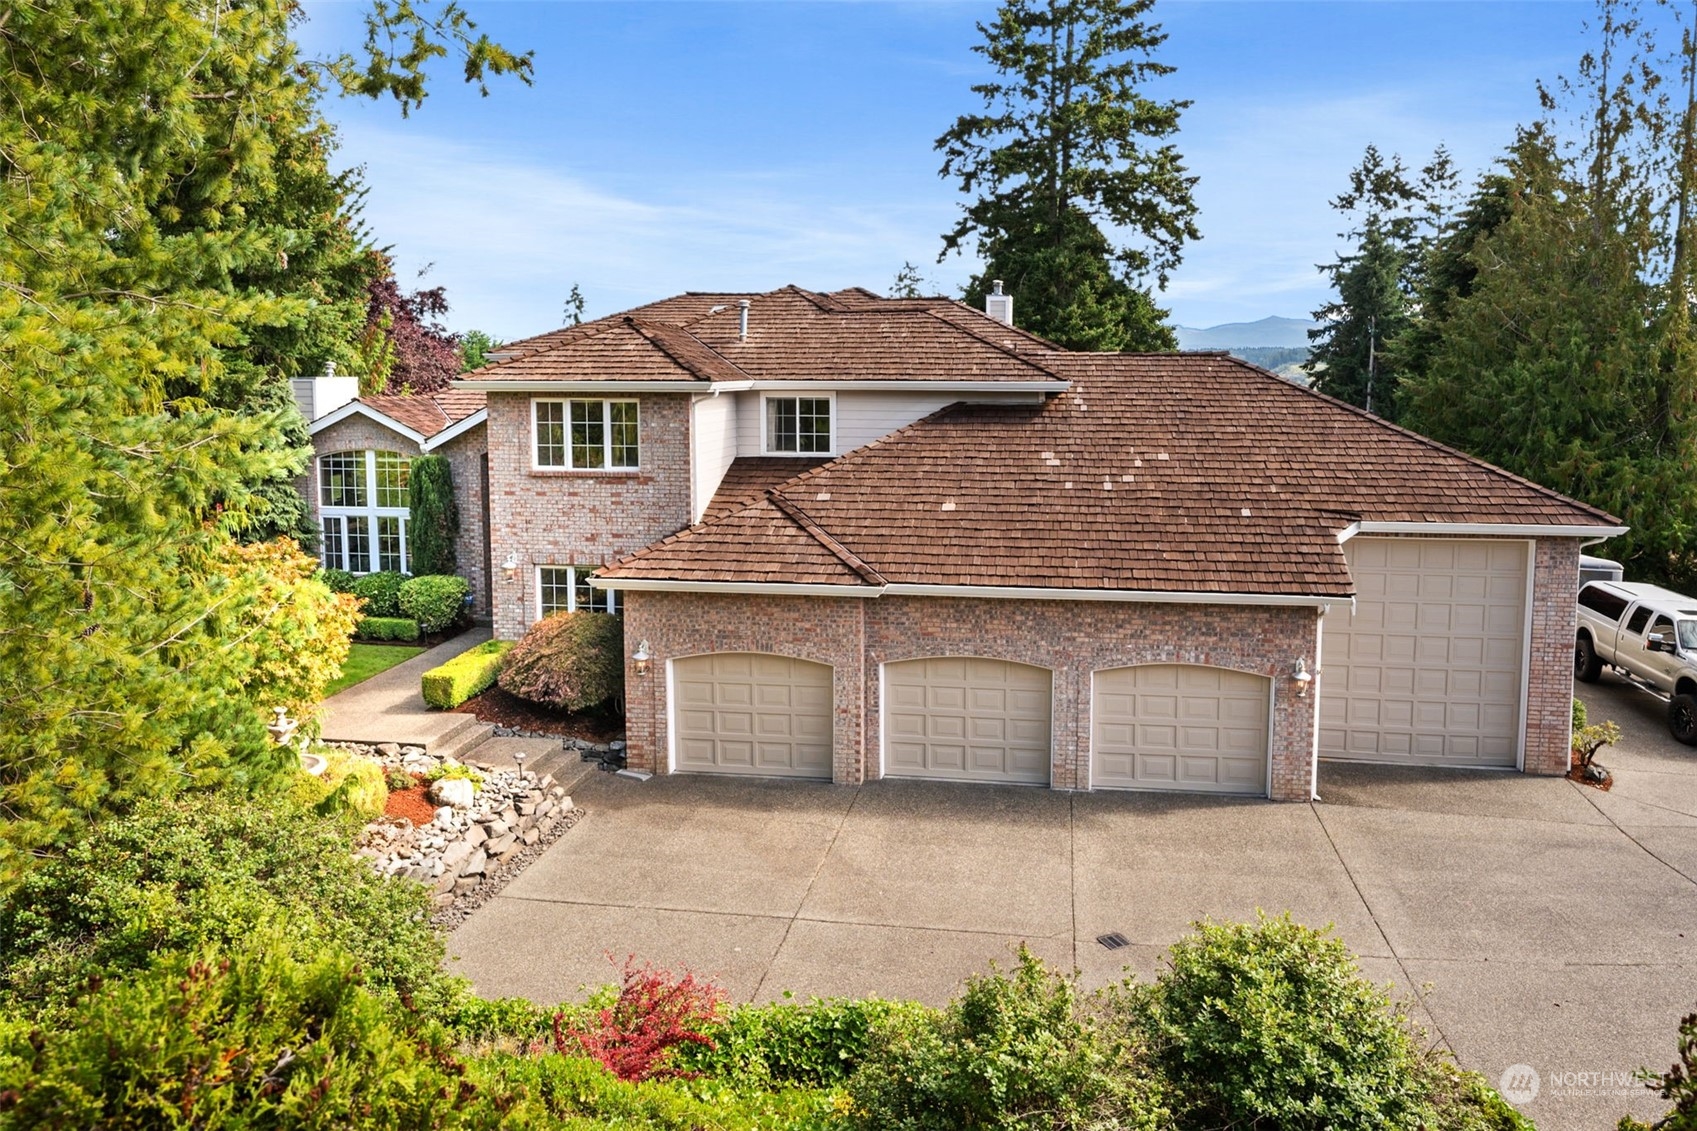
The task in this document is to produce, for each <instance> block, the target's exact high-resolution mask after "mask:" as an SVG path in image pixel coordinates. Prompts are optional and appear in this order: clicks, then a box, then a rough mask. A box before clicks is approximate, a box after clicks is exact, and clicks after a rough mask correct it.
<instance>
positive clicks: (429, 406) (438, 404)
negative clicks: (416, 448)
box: [359, 389, 488, 440]
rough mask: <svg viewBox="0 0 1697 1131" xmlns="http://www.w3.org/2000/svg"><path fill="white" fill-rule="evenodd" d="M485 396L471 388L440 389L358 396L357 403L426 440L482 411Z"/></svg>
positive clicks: (486, 397)
mask: <svg viewBox="0 0 1697 1131" xmlns="http://www.w3.org/2000/svg"><path fill="white" fill-rule="evenodd" d="M487 400H488V395H487V394H485V393H480V392H477V391H476V390H473V389H444V390H442V391H441V392H439V393H428V394H416V393H412V394H407V395H405V396H383V397H361V398H359V403H360V404H362V405H365V406H366V407H367V408H370V409H372V410H374V411H376V412H380V413H382V414H383V415H384V416H387V417H388V418H389V419H390V420H393V421H395V422H397V423H399V424H404V425H406V426H407V427H408V428H411V429H412V430H413V431H414V432H417V433H418V434H419V435H421V436H423V437H424V438H425V439H427V440H428V439H429V438H430V437H432V436H434V435H436V434H437V433H438V432H441V431H444V430H445V429H447V428H450V427H452V426H453V425H455V424H458V423H459V422H460V421H462V420H464V419H465V418H466V417H468V416H470V415H472V414H473V413H477V412H482V411H483V407H484V404H485V402H486V401H487Z"/></svg>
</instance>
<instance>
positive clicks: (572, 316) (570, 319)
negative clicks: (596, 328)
mask: <svg viewBox="0 0 1697 1131" xmlns="http://www.w3.org/2000/svg"><path fill="white" fill-rule="evenodd" d="M586 305H587V304H586V303H585V301H584V298H583V292H582V291H580V290H578V287H577V284H576V283H573V284H572V291H571V294H569V295H567V296H566V307H565V312H564V313H565V321H564V322H563V323H562V325H565V326H581V325H583V309H584V307H585V306H586Z"/></svg>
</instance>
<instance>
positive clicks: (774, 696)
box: [672, 652, 832, 780]
mask: <svg viewBox="0 0 1697 1131" xmlns="http://www.w3.org/2000/svg"><path fill="white" fill-rule="evenodd" d="M672 690H673V696H674V698H673V702H674V703H675V704H676V709H675V711H674V717H673V720H672V725H673V744H674V749H675V750H676V754H677V769H679V770H682V771H686V772H691V771H692V772H698V773H714V774H757V775H761V776H769V777H799V778H825V779H827V780H828V779H829V778H830V777H831V748H832V741H831V739H832V736H831V714H832V712H831V669H830V668H829V667H828V666H827V665H825V664H815V663H809V662H808V661H806V660H794V659H790V658H789V657H787V656H769V655H766V654H764V653H760V652H721V653H716V654H714V655H711V656H690V657H688V658H686V659H682V660H677V661H675V662H674V663H673V665H672Z"/></svg>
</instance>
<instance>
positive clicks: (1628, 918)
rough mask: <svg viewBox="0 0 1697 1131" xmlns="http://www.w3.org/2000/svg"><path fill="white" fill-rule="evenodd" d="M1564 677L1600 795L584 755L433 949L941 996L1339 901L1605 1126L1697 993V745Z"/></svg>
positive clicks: (584, 966)
mask: <svg viewBox="0 0 1697 1131" xmlns="http://www.w3.org/2000/svg"><path fill="white" fill-rule="evenodd" d="M1582 691H1583V693H1584V697H1585V698H1586V699H1587V700H1588V702H1589V703H1590V704H1591V710H1592V715H1593V718H1597V719H1602V718H1606V717H1607V718H1614V719H1616V720H1617V721H1619V722H1620V723H1621V724H1622V727H1623V729H1624V730H1626V732H1627V738H1626V739H1625V740H1624V741H1623V743H1622V747H1621V748H1620V749H1619V750H1617V751H1614V752H1611V755H1610V756H1606V760H1607V761H1608V764H1609V765H1610V767H1611V768H1613V769H1614V770H1615V772H1616V776H1617V779H1618V784H1617V786H1616V788H1615V790H1614V791H1613V792H1612V793H1609V794H1600V793H1597V792H1596V791H1593V790H1588V789H1584V788H1582V787H1579V786H1576V785H1573V784H1571V783H1569V782H1565V781H1560V780H1551V779H1537V778H1526V777H1522V776H1520V775H1518V774H1508V773H1489V772H1466V771H1438V770H1403V769H1389V768H1383V767H1367V766H1348V765H1328V766H1325V767H1323V769H1322V773H1321V793H1322V795H1323V796H1324V800H1323V801H1322V802H1320V803H1318V804H1314V805H1294V804H1285V805H1278V804H1271V803H1268V802H1264V801H1231V800H1221V799H1212V798H1204V797H1178V796H1161V795H1156V794H1138V793H1095V794H1084V793H1081V794H1064V793H1053V792H1049V791H1047V790H1040V789H1019V788H1013V787H993V786H951V785H940V784H933V783H922V782H900V783H881V784H878V785H873V786H867V787H864V788H860V789H847V788H840V787H833V786H829V785H812V784H804V783H792V782H777V781H758V780H747V781H743V780H735V779H724V778H707V777H677V778H671V779H665V778H656V779H654V780H653V781H650V782H646V783H638V782H635V781H631V780H628V779H620V778H614V777H612V776H610V775H606V774H594V775H591V776H590V777H588V778H585V779H584V780H582V781H580V782H579V783H578V784H577V785H576V786H575V787H574V788H573V794H574V796H575V799H576V801H577V804H578V805H580V806H582V807H583V808H585V809H586V810H588V816H587V817H586V818H585V819H584V820H583V821H582V822H581V823H580V824H579V825H578V826H577V827H576V828H575V829H573V830H572V831H571V832H570V833H569V834H568V835H567V836H566V837H564V838H563V839H562V840H560V842H559V843H557V844H556V845H555V846H554V847H553V848H552V849H550V850H549V851H548V853H547V854H545V855H544V856H543V857H542V858H541V859H540V860H539V861H538V862H537V863H536V864H535V865H534V866H532V867H531V869H530V870H529V871H527V872H526V873H525V874H524V875H522V876H520V877H519V878H518V879H517V880H515V881H514V882H513V883H512V884H511V885H510V886H509V887H508V888H507V889H506V890H505V891H504V892H502V893H501V894H500V895H499V896H497V897H496V898H495V899H494V900H492V901H491V902H490V903H489V904H488V905H487V906H485V907H484V908H483V909H482V910H480V911H479V912H477V913H476V914H475V915H473V916H472V917H471V919H470V920H468V921H467V922H466V923H465V925H464V926H462V927H461V928H460V929H459V930H458V931H457V932H456V933H455V934H454V936H453V938H452V940H451V944H450V946H451V952H452V954H453V956H454V959H455V962H454V965H455V967H456V969H457V970H458V972H460V973H463V974H465V975H466V976H468V977H470V978H471V979H472V981H473V982H474V983H475V985H476V986H477V988H478V990H479V991H480V992H482V993H484V994H486V995H492V996H498V995H522V996H525V997H529V998H531V999H533V1000H536V1001H541V1002H551V1001H558V1000H562V999H568V998H575V997H578V996H580V995H581V994H582V992H583V990H584V988H585V987H587V986H592V985H597V984H600V983H603V982H608V981H611V980H614V976H615V973H616V970H615V967H614V965H613V964H612V963H610V962H609V961H608V959H607V957H606V955H607V954H609V953H610V954H612V955H614V956H616V957H617V958H618V959H620V960H621V961H622V959H623V957H624V956H625V955H626V954H629V953H634V954H636V955H637V956H638V957H639V959H649V960H653V961H655V962H656V963H659V964H662V965H674V966H688V967H690V968H691V969H694V970H696V971H698V972H703V973H708V974H712V975H714V976H715V977H716V978H717V979H718V980H719V982H720V984H721V985H723V986H724V987H725V988H726V989H727V990H728V991H729V992H730V993H731V994H732V995H733V996H735V997H737V998H740V999H746V1000H766V999H771V998H775V997H778V996H780V995H781V994H782V992H783V991H785V990H790V991H793V992H794V993H795V994H796V995H797V996H798V997H807V996H810V995H819V996H828V995H856V996H858V995H865V994H877V995H882V996H885V997H911V998H918V999H921V1000H924V1001H929V1002H933V1003H942V1002H944V1001H946V1000H947V999H948V998H949V997H950V996H951V995H952V994H953V993H954V992H955V991H956V990H957V989H958V987H959V984H960V981H961V979H962V978H963V977H964V976H965V975H967V974H968V973H970V972H973V971H978V970H983V969H985V968H986V966H987V964H988V963H989V962H990V961H991V960H1005V959H1007V958H1008V957H1009V956H1010V954H1011V952H1012V950H1013V948H1014V947H1015V946H1016V945H1017V944H1018V943H1019V942H1020V941H1022V940H1023V941H1025V942H1027V943H1028V944H1029V945H1030V946H1031V948H1032V949H1033V950H1034V951H1036V952H1037V953H1038V954H1040V955H1042V956H1043V957H1044V958H1046V959H1048V960H1051V961H1053V962H1054V963H1056V964H1057V965H1059V966H1061V967H1063V968H1067V967H1071V968H1076V969H1078V970H1079V971H1081V973H1082V976H1083V979H1084V981H1085V983H1086V984H1087V985H1092V986H1094V985H1100V984H1102V983H1105V982H1108V981H1111V980H1113V979H1116V978H1118V977H1121V976H1122V970H1123V968H1125V967H1128V966H1129V967H1130V968H1131V969H1132V970H1133V971H1135V972H1137V973H1138V974H1140V975H1141V976H1144V977H1148V976H1150V975H1152V974H1154V973H1155V972H1156V970H1157V969H1158V966H1159V962H1160V959H1161V955H1162V953H1163V952H1164V950H1165V948H1166V947H1167V946H1168V945H1169V944H1170V943H1171V942H1172V941H1173V940H1174V939H1176V938H1177V937H1178V936H1179V935H1181V934H1182V933H1184V931H1185V929H1186V927H1187V925H1188V924H1189V923H1190V922H1191V921H1193V920H1195V919H1197V918H1199V917H1202V916H1205V915H1211V916H1214V917H1216V918H1230V919H1243V918H1249V917H1252V916H1253V915H1254V913H1255V911H1256V909H1257V908H1263V909H1266V910H1268V911H1271V912H1278V911H1284V910H1289V911H1290V912H1292V913H1293V914H1294V915H1295V917H1296V918H1297V919H1298V920H1300V921H1302V922H1306V923H1310V924H1315V925H1321V924H1325V923H1335V924H1336V926H1337V930H1338V932H1339V934H1340V935H1341V937H1342V938H1343V939H1344V941H1345V942H1346V943H1347V944H1348V945H1349V946H1350V947H1351V948H1353V949H1354V950H1355V952H1356V953H1357V954H1359V955H1360V956H1361V963H1362V966H1363V968H1364V969H1365V971H1366V972H1367V974H1368V975H1370V976H1371V977H1372V978H1374V979H1375V980H1376V981H1380V982H1390V983H1394V992H1395V993H1396V994H1398V995H1399V996H1401V997H1404V998H1407V999H1409V1000H1410V1001H1411V1002H1412V1011H1413V1013H1414V1015H1415V1016H1416V1019H1417V1020H1418V1021H1419V1022H1420V1023H1421V1024H1422V1025H1424V1026H1425V1027H1426V1028H1427V1029H1428V1031H1429V1032H1430V1033H1431V1035H1432V1039H1433V1040H1434V1041H1438V1042H1442V1043H1444V1044H1446V1045H1448V1046H1449V1047H1450V1048H1452V1049H1453V1050H1454V1051H1455V1053H1456V1055H1457V1056H1458V1058H1459V1059H1460V1060H1461V1062H1462V1063H1463V1064H1465V1065H1467V1066H1469V1067H1472V1068H1476V1069H1478V1070H1480V1071H1481V1072H1484V1073H1485V1074H1486V1075H1487V1076H1488V1077H1490V1078H1491V1079H1492V1080H1493V1081H1494V1080H1497V1079H1498V1078H1499V1077H1500V1076H1501V1075H1502V1073H1503V1071H1504V1069H1505V1068H1507V1067H1508V1066H1510V1065H1515V1064H1527V1065H1531V1066H1532V1067H1533V1068H1534V1069H1536V1070H1537V1071H1538V1073H1539V1074H1540V1081H1541V1090H1540V1092H1539V1095H1538V1096H1537V1098H1536V1099H1534V1100H1532V1101H1531V1102H1530V1103H1529V1104H1527V1105H1525V1111H1526V1112H1527V1114H1528V1115H1530V1116H1531V1117H1532V1118H1534V1119H1535V1120H1536V1121H1537V1123H1538V1125H1539V1126H1540V1127H1542V1128H1546V1129H1558V1131H1560V1129H1565V1128H1574V1129H1578V1128H1582V1127H1592V1128H1600V1127H1609V1126H1613V1124H1614V1121H1615V1120H1616V1119H1617V1118H1618V1117H1619V1116H1620V1115H1622V1114H1624V1113H1626V1112H1633V1113H1636V1114H1638V1115H1640V1116H1647V1115H1651V1114H1655V1113H1658V1109H1659V1103H1660V1101H1658V1100H1657V1099H1656V1098H1655V1097H1654V1096H1653V1095H1651V1094H1650V1093H1649V1092H1647V1091H1646V1090H1645V1089H1643V1087H1642V1086H1641V1085H1639V1084H1637V1083H1636V1082H1635V1081H1632V1080H1631V1079H1630V1078H1629V1076H1630V1073H1631V1072H1632V1071H1633V1070H1634V1069H1636V1068H1638V1067H1639V1066H1641V1065H1652V1066H1655V1067H1657V1068H1663V1067H1665V1066H1666V1065H1667V1064H1668V1063H1670V1062H1671V1060H1672V1058H1673V1054H1674V1036H1675V1027H1676V1025H1677V1023H1678V1020H1679V1018H1680V1016H1681V1015H1682V1014H1683V1013H1684V1012H1686V1011H1689V1010H1691V1009H1694V1008H1697V750H1691V749H1687V748H1685V747H1681V746H1678V745H1677V744H1675V743H1673V741H1672V740H1671V739H1669V738H1667V736H1666V729H1665V727H1661V725H1660V722H1659V716H1658V715H1657V711H1658V710H1659V705H1658V704H1656V703H1655V702H1654V701H1653V700H1650V701H1648V702H1647V703H1646V702H1641V701H1640V699H1641V697H1640V694H1639V693H1638V692H1636V691H1635V690H1633V689H1631V688H1627V687H1623V686H1610V685H1603V686H1599V687H1596V688H1583V689H1582ZM1642 698H1645V699H1647V697H1642ZM1109 932H1118V933H1120V934H1122V935H1124V936H1125V937H1126V938H1127V939H1128V940H1130V945H1129V946H1127V947H1124V948H1121V949H1118V950H1112V951H1110V950H1107V949H1105V948H1103V947H1102V946H1101V945H1099V944H1098V943H1097V941H1096V938H1097V936H1098V935H1103V934H1107V933H1109Z"/></svg>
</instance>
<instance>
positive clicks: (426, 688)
mask: <svg viewBox="0 0 1697 1131" xmlns="http://www.w3.org/2000/svg"><path fill="white" fill-rule="evenodd" d="M512 647H513V644H512V641H510V640H490V641H486V642H485V643H482V644H479V645H478V646H477V647H475V648H473V649H471V650H470V651H469V652H461V653H460V654H459V655H458V656H455V657H454V658H453V659H451V660H449V661H448V662H447V663H445V664H442V665H440V666H439V667H434V668H431V669H430V670H429V671H427V672H425V673H424V677H423V680H422V684H421V689H422V691H423V693H424V701H425V702H426V703H428V704H430V705H431V706H432V707H436V708H439V709H440V710H444V711H445V710H448V709H449V708H452V707H458V706H459V705H460V704H461V703H464V702H465V701H466V700H467V699H470V698H471V697H472V696H473V695H476V694H477V693H478V692H480V691H485V690H487V689H488V688H489V687H490V686H491V685H493V684H494V682H495V677H496V676H498V675H499V674H500V672H501V663H502V660H503V659H504V658H505V656H506V654H507V653H508V652H509V651H510V650H511V649H512Z"/></svg>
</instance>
